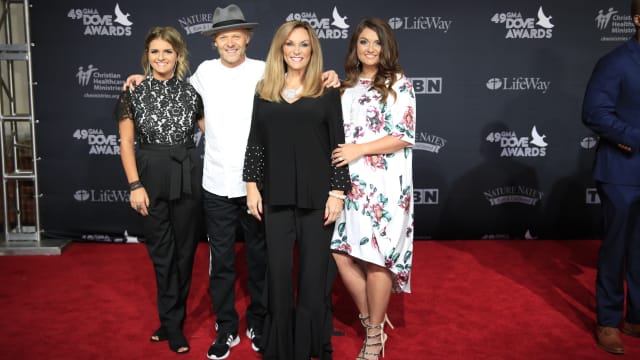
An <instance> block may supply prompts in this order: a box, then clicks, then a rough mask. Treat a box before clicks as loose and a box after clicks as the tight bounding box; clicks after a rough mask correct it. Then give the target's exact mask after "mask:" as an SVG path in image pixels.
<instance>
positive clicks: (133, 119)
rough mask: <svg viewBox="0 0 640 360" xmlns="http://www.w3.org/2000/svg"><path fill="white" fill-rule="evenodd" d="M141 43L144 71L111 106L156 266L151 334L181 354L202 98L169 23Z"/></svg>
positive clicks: (193, 231) (192, 250)
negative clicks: (155, 324) (188, 77)
mask: <svg viewBox="0 0 640 360" xmlns="http://www.w3.org/2000/svg"><path fill="white" fill-rule="evenodd" d="M144 44H145V51H144V53H143V55H142V67H143V69H144V70H145V75H147V78H146V80H144V81H143V82H141V83H140V85H138V86H137V87H136V88H135V90H133V91H126V92H123V93H122V95H121V96H120V99H119V100H118V105H117V108H116V116H117V119H118V120H119V130H120V157H121V159H122V165H123V167H124V170H125V173H126V175H127V180H128V181H129V187H130V190H131V194H130V197H129V201H130V204H131V207H132V208H133V209H134V210H135V211H136V212H138V213H139V214H140V215H141V216H142V222H143V231H144V237H145V240H146V241H145V244H146V246H147V251H148V252H149V256H150V257H151V260H152V262H153V266H154V269H155V275H156V285H157V291H158V315H159V317H160V324H161V325H160V328H158V330H156V332H154V333H153V335H152V336H151V341H162V340H169V347H170V348H171V350H172V351H175V352H177V353H180V354H184V353H186V352H188V351H189V343H188V342H187V340H186V338H185V337H184V334H183V332H182V328H183V323H184V318H185V314H186V307H187V297H188V295H189V288H190V286H191V270H192V268H193V258H194V254H195V250H196V245H197V240H198V239H197V237H196V235H197V234H196V230H197V224H196V221H197V220H196V219H197V218H198V216H196V214H197V212H199V211H201V206H200V202H199V201H200V196H199V188H200V180H199V179H196V178H195V177H196V176H195V174H196V173H195V172H194V165H193V163H192V161H191V156H192V153H193V150H194V144H193V131H194V124H195V122H196V121H198V123H199V124H200V126H202V120H203V108H202V100H201V99H200V96H199V95H198V93H197V92H196V91H195V89H194V88H193V87H192V86H191V85H189V84H188V83H186V82H184V81H182V79H183V77H184V75H185V73H186V72H187V71H188V69H189V66H188V63H187V60H186V56H187V49H186V46H185V43H184V40H183V39H182V36H181V35H180V33H179V32H178V31H177V30H176V29H174V28H172V27H154V28H152V29H151V30H150V31H149V33H148V34H147V36H146V38H145V41H144ZM136 141H137V145H138V149H137V151H135V148H134V143H135V142H136Z"/></svg>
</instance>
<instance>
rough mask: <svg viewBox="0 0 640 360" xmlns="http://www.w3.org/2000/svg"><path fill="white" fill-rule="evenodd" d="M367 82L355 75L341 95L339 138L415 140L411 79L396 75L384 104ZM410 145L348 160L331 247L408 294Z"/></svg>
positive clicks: (351, 139) (409, 272)
mask: <svg viewBox="0 0 640 360" xmlns="http://www.w3.org/2000/svg"><path fill="white" fill-rule="evenodd" d="M371 85H372V82H371V81H370V80H368V79H360V80H359V82H358V84H356V85H355V86H354V87H352V88H349V89H347V90H346V91H345V92H344V94H343V95H342V114H343V117H344V132H345V141H346V143H347V144H349V143H353V144H359V143H366V142H370V141H374V140H377V139H380V138H382V137H384V136H387V135H391V136H394V137H396V138H398V139H400V140H403V141H406V142H408V143H410V144H414V143H415V124H416V123H415V116H416V100H415V95H414V92H413V88H412V86H411V82H410V81H409V80H408V79H407V78H406V77H405V76H399V77H398V81H396V82H395V84H393V86H392V88H393V90H395V92H396V96H397V98H394V97H393V95H392V94H391V93H390V94H389V95H388V97H387V102H386V104H385V103H380V98H381V96H380V93H379V92H378V91H376V90H374V89H373V88H372V87H371ZM411 161H412V147H406V148H404V149H402V150H400V151H397V152H395V153H392V154H379V155H365V156H363V157H361V158H360V159H358V160H357V161H353V162H351V163H349V175H350V177H351V192H349V193H348V194H347V195H348V196H347V199H346V200H345V208H344V211H343V212H342V214H341V215H340V217H339V218H338V220H337V221H336V226H335V230H334V232H333V237H332V240H331V249H332V250H334V251H338V252H344V253H346V254H348V255H350V256H353V257H355V258H358V259H362V260H364V261H367V262H370V263H374V264H377V265H380V266H384V267H386V268H387V269H389V270H390V271H391V272H392V273H393V275H394V276H393V279H394V281H393V291H394V292H411V286H410V275H411V263H412V259H413V179H412V164H411Z"/></svg>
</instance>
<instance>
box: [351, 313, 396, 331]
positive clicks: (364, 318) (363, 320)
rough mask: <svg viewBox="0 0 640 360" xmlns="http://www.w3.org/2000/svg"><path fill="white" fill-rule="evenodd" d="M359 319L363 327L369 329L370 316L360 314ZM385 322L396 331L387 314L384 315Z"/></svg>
mask: <svg viewBox="0 0 640 360" xmlns="http://www.w3.org/2000/svg"><path fill="white" fill-rule="evenodd" d="M358 319H359V320H360V323H361V324H362V327H364V328H365V329H366V328H367V324H368V323H369V315H363V314H358ZM383 322H385V323H387V325H389V327H390V328H391V329H395V327H393V324H392V323H391V321H390V320H389V317H388V316H387V314H384V321H383Z"/></svg>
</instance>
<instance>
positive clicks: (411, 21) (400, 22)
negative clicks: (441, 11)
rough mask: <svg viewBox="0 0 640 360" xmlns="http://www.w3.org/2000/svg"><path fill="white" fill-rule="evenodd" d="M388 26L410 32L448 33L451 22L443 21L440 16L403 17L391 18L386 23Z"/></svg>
mask: <svg viewBox="0 0 640 360" xmlns="http://www.w3.org/2000/svg"><path fill="white" fill-rule="evenodd" d="M388 23H389V26H390V27H391V28H392V29H394V30H412V31H429V30H433V31H442V32H443V33H444V34H446V33H447V32H449V29H450V28H451V23H453V20H445V19H443V18H442V16H413V17H410V16H404V17H392V18H390V19H389V21H388Z"/></svg>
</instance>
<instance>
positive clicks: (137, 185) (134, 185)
mask: <svg viewBox="0 0 640 360" xmlns="http://www.w3.org/2000/svg"><path fill="white" fill-rule="evenodd" d="M141 187H144V185H142V183H141V182H140V180H136V181H134V182H130V183H129V191H133V190H135V189H139V188H141Z"/></svg>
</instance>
